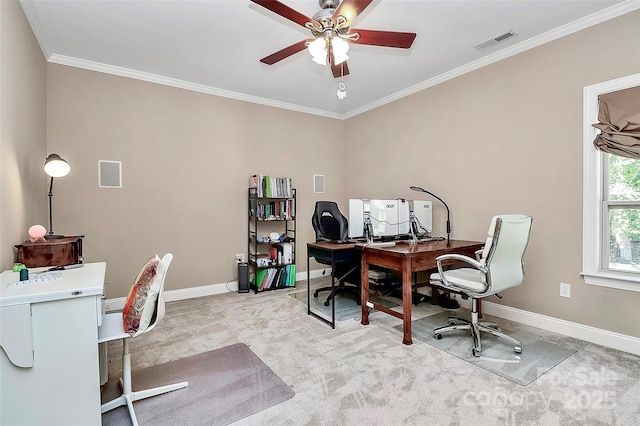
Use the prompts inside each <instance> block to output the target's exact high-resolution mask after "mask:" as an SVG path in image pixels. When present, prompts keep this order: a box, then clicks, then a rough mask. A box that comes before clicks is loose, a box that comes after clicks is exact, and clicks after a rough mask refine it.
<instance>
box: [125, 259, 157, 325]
mask: <svg viewBox="0 0 640 426" xmlns="http://www.w3.org/2000/svg"><path fill="white" fill-rule="evenodd" d="M159 262H160V258H159V257H158V255H155V256H154V257H152V258H150V259H149V260H147V262H146V263H145V264H144V266H143V267H142V269H141V270H140V273H138V277H137V278H136V280H135V281H134V283H133V285H132V286H131V290H130V291H129V296H128V297H127V302H126V303H125V305H124V310H123V311H122V320H123V323H124V331H125V333H129V334H130V335H131V336H134V335H135V334H136V333H143V332H144V331H145V330H146V329H147V327H149V322H150V318H151V316H152V315H149V314H147V315H145V320H143V321H141V319H142V317H143V312H144V310H145V308H147V307H148V308H150V309H151V310H153V309H154V306H153V305H154V304H155V302H156V300H155V299H157V292H156V293H155V295H156V298H154V300H150V299H149V296H150V293H151V294H153V293H154V292H150V290H151V288H152V286H153V284H154V279H155V278H156V275H157V270H158V263H159Z"/></svg>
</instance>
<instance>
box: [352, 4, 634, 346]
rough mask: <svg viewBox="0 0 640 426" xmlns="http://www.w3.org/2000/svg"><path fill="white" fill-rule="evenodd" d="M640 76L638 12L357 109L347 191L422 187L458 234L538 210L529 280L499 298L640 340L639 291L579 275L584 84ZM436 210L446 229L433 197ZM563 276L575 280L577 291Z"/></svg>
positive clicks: (389, 193) (438, 225)
mask: <svg viewBox="0 0 640 426" xmlns="http://www.w3.org/2000/svg"><path fill="white" fill-rule="evenodd" d="M594 52H600V53H604V52H606V53H605V55H604V56H605V57H606V59H604V58H602V56H601V57H598V56H596V55H595V54H594ZM637 72H640V12H635V13H632V14H628V15H625V16H623V17H620V18H618V19H615V20H612V21H609V22H606V23H603V24H601V25H598V26H595V27H592V28H590V29H586V30H584V31H580V32H579V33H576V34H574V35H571V36H568V37H564V38H562V39H560V40H556V41H554V42H552V43H548V44H546V45H543V46H541V47H538V48H536V49H532V50H529V51H527V52H524V53H522V54H519V55H517V56H514V57H511V58H509V59H506V60H503V61H501V62H499V63H496V64H493V65H491V66H487V67H485V68H482V69H480V70H477V71H474V72H472V73H469V74H466V75H463V76H461V77H459V78H456V79H453V80H451V81H448V82H446V83H443V84H440V85H438V86H435V87H433V88H430V89H428V90H424V91H422V92H420V93H417V94H415V95H413V96H410V97H407V98H404V99H402V100H400V101H398V102H395V103H393V104H392V105H387V106H384V107H381V108H377V109H375V110H373V111H371V112H368V113H366V114H362V115H359V116H357V117H354V118H352V119H350V120H348V121H347V129H346V134H347V141H348V143H347V144H346V155H347V157H349V156H351V155H355V153H363V152H364V153H366V154H365V156H364V157H363V158H362V160H363V161H362V166H360V167H354V168H348V169H347V171H346V173H347V174H346V181H347V182H349V184H348V186H347V189H346V195H347V196H348V197H377V198H379V197H392V198H395V197H405V198H414V197H416V196H419V194H418V193H416V192H412V191H410V190H409V189H408V188H409V186H410V185H417V186H423V187H425V188H426V189H428V190H430V191H432V192H434V193H435V194H438V195H439V196H440V197H441V198H443V199H444V200H445V201H446V202H447V204H449V207H450V208H451V212H452V228H453V237H455V238H459V239H473V240H484V238H485V235H486V230H487V226H488V224H489V221H490V219H491V217H492V216H493V215H495V214H500V213H526V214H530V215H532V216H533V218H534V222H533V233H532V237H531V242H530V246H529V249H528V251H527V255H526V272H527V281H526V284H525V285H523V286H521V287H519V288H517V289H514V290H511V291H508V292H505V293H504V299H503V300H502V301H499V300H498V299H497V298H492V299H493V300H492V301H495V302H497V303H503V304H506V305H509V306H512V307H516V308H520V309H524V310H527V311H531V312H536V313H540V314H543V315H549V316H552V317H556V318H561V319H565V320H569V321H574V322H577V323H581V324H586V325H590V326H594V327H598V328H603V329H607V330H613V331H617V332H620V333H624V334H628V335H633V336H640V328H639V327H638V324H639V320H640V311H639V310H638V306H640V293H638V292H629V291H622V290H613V289H607V288H602V287H595V286H590V285H586V284H585V283H584V280H583V279H582V277H581V275H580V271H581V269H582V88H583V87H584V86H588V85H591V84H595V83H598V82H602V81H606V80H610V79H614V78H618V77H622V76H626V75H629V74H633V73H637ZM372 164H379V165H380V167H379V168H374V167H371V165H372ZM365 165H366V166H365ZM434 214H435V218H434V227H435V229H436V231H437V232H439V233H440V234H441V235H444V232H445V229H444V225H445V216H444V214H445V210H444V208H443V207H442V205H440V204H439V203H438V202H437V201H435V200H434ZM560 282H565V283H570V284H571V285H572V286H571V298H570V299H566V298H561V297H560V296H559V291H560V288H559V287H560ZM614 313H615V314H614Z"/></svg>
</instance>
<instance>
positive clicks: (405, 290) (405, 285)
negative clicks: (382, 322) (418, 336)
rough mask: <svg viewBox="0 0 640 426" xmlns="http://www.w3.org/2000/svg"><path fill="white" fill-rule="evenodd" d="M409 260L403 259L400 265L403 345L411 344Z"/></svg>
mask: <svg viewBox="0 0 640 426" xmlns="http://www.w3.org/2000/svg"><path fill="white" fill-rule="evenodd" d="M411 282H412V280H411V260H410V259H409V258H407V259H405V260H404V264H403V265H402V331H403V336H402V343H404V344H405V345H411V344H413V340H411V305H412V297H411V296H412V294H411V291H412V289H411Z"/></svg>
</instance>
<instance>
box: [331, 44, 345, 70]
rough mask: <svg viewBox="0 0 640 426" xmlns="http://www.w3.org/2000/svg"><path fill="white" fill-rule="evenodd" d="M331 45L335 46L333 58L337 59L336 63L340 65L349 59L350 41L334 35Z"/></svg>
mask: <svg viewBox="0 0 640 426" xmlns="http://www.w3.org/2000/svg"><path fill="white" fill-rule="evenodd" d="M331 46H332V47H333V58H334V60H335V64H334V65H339V64H341V63H343V62H344V61H346V60H347V59H349V57H348V56H347V52H348V51H349V43H347V42H346V41H344V40H343V39H341V38H340V37H334V38H333V39H331Z"/></svg>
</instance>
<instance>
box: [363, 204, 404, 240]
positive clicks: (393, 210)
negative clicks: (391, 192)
mask: <svg viewBox="0 0 640 426" xmlns="http://www.w3.org/2000/svg"><path fill="white" fill-rule="evenodd" d="M369 203H370V206H371V210H370V212H369V220H370V221H371V227H372V228H373V236H374V237H393V236H395V235H398V200H370V201H369Z"/></svg>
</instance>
